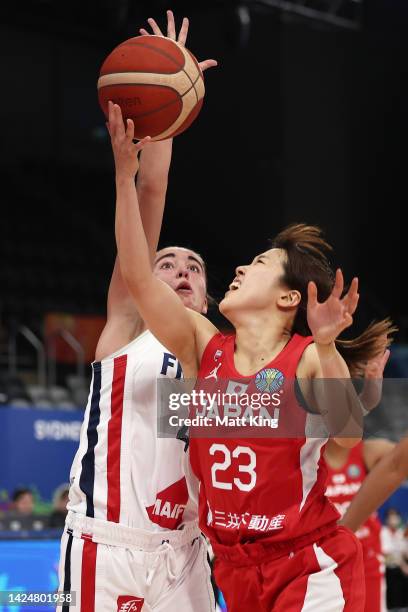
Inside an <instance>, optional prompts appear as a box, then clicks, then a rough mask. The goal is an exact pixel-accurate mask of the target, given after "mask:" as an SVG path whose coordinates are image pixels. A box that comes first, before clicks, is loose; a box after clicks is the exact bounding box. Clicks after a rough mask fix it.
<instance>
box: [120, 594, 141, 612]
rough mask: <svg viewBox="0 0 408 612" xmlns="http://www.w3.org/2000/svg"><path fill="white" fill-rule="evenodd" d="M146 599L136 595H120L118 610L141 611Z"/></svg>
mask: <svg viewBox="0 0 408 612" xmlns="http://www.w3.org/2000/svg"><path fill="white" fill-rule="evenodd" d="M143 603H144V599H143V598H142V597H135V596H134V595H120V596H119V597H118V600H117V604H118V609H117V612H141V610H142V607H143Z"/></svg>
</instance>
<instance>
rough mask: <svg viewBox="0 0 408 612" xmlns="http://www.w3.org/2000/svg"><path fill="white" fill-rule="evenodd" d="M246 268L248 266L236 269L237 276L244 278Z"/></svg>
mask: <svg viewBox="0 0 408 612" xmlns="http://www.w3.org/2000/svg"><path fill="white" fill-rule="evenodd" d="M246 268H247V266H238V267H236V268H235V274H236V275H237V276H244V274H245V270H246Z"/></svg>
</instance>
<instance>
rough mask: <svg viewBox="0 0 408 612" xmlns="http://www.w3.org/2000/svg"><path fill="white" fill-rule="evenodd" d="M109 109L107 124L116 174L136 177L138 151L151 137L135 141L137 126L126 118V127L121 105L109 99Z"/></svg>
mask: <svg viewBox="0 0 408 612" xmlns="http://www.w3.org/2000/svg"><path fill="white" fill-rule="evenodd" d="M108 110H109V121H108V122H107V124H106V126H107V128H108V132H109V135H110V138H111V144H112V150H113V156H114V158H115V169H116V176H118V175H120V176H122V177H127V178H134V177H135V176H136V174H137V171H138V169H139V159H138V153H139V151H141V150H142V149H143V147H145V146H146V145H147V144H148V143H149V142H150V140H151V138H150V136H146V137H145V138H143V139H142V140H139V142H137V143H135V140H134V138H135V126H134V123H133V121H132V119H127V120H126V127H125V124H124V122H123V116H122V111H121V109H120V106H119V105H118V104H114V103H113V102H111V101H109V102H108Z"/></svg>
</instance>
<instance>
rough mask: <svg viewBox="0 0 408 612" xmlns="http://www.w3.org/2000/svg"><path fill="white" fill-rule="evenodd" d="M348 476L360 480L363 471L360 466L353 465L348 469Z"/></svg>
mask: <svg viewBox="0 0 408 612" xmlns="http://www.w3.org/2000/svg"><path fill="white" fill-rule="evenodd" d="M347 474H348V475H349V476H350V478H358V477H359V476H360V474H361V470H360V468H359V467H358V465H356V464H355V463H352V464H351V465H350V466H349V467H348V469H347Z"/></svg>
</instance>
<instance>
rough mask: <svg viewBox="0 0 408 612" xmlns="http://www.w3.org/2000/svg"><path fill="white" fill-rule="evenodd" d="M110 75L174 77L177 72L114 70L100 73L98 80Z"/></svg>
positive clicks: (182, 70)
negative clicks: (160, 75)
mask: <svg viewBox="0 0 408 612" xmlns="http://www.w3.org/2000/svg"><path fill="white" fill-rule="evenodd" d="M179 72H180V70H179ZM181 72H185V70H184V69H183V68H182V69H181ZM110 74H168V75H174V74H178V73H177V72H160V71H159V70H154V71H151V70H120V71H118V70H115V71H114V72H104V73H103V74H102V73H101V74H100V75H99V78H101V77H105V76H109V75H110ZM186 74H187V73H186ZM187 76H188V74H187Z"/></svg>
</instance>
